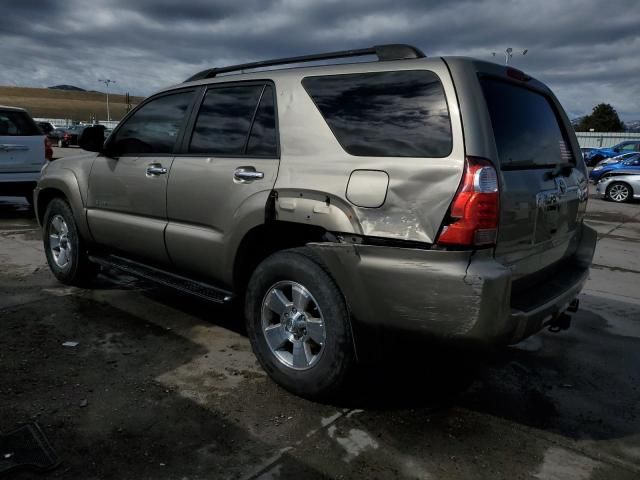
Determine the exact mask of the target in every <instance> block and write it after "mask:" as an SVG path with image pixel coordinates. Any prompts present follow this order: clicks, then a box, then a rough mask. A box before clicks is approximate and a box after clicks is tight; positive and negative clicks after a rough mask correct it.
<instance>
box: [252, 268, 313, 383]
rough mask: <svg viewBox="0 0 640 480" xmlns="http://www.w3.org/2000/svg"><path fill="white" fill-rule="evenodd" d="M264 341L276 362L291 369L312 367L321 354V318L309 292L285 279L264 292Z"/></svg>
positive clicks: (262, 309)
mask: <svg viewBox="0 0 640 480" xmlns="http://www.w3.org/2000/svg"><path fill="white" fill-rule="evenodd" d="M261 323H262V332H263V334H264V338H265V340H266V342H267V345H268V346H269V349H270V350H271V352H272V353H273V354H274V356H275V357H276V358H277V359H278V361H279V362H280V363H281V364H283V365H285V366H287V367H289V368H292V369H294V370H307V369H309V368H311V367H313V366H314V365H315V364H316V363H317V362H318V360H319V359H320V357H321V356H322V353H323V352H324V345H325V341H326V330H325V323H324V317H323V316H322V312H321V310H320V307H319V305H318V302H317V301H316V300H315V298H314V297H313V295H311V292H309V290H307V289H306V288H305V287H304V286H303V285H301V284H299V283H297V282H293V281H289V280H285V281H281V282H278V283H276V284H275V285H273V286H271V288H269V290H267V294H266V295H265V296H264V298H263V300H262V307H261Z"/></svg>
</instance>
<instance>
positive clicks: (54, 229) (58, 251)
mask: <svg viewBox="0 0 640 480" xmlns="http://www.w3.org/2000/svg"><path fill="white" fill-rule="evenodd" d="M49 249H50V251H51V256H52V257H53V261H54V262H55V263H56V265H57V266H58V267H60V268H65V267H66V266H67V265H69V262H71V253H72V247H71V241H70V239H69V227H68V226H67V222H66V221H65V219H64V217H63V216H62V215H54V216H53V217H52V218H51V222H50V223H49Z"/></svg>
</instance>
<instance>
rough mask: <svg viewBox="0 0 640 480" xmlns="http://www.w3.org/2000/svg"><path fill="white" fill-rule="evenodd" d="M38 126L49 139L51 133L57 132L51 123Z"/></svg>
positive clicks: (37, 123) (41, 123) (42, 123)
mask: <svg viewBox="0 0 640 480" xmlns="http://www.w3.org/2000/svg"><path fill="white" fill-rule="evenodd" d="M36 125H38V127H39V128H40V130H42V133H44V134H45V135H46V136H47V137H49V135H50V134H51V132H53V130H55V127H54V126H53V125H51V124H50V123H49V122H36Z"/></svg>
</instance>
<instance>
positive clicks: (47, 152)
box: [44, 137, 53, 161]
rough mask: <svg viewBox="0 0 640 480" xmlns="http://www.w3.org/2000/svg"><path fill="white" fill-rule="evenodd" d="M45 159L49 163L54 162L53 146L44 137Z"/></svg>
mask: <svg viewBox="0 0 640 480" xmlns="http://www.w3.org/2000/svg"><path fill="white" fill-rule="evenodd" d="M44 158H46V159H47V160H49V161H51V160H53V146H52V145H51V140H49V139H48V138H47V137H44Z"/></svg>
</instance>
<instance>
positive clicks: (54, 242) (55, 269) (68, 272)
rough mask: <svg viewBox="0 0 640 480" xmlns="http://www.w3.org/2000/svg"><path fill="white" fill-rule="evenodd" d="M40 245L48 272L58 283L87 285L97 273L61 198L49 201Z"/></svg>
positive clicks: (68, 210)
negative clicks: (45, 257)
mask: <svg viewBox="0 0 640 480" xmlns="http://www.w3.org/2000/svg"><path fill="white" fill-rule="evenodd" d="M42 224H43V231H42V234H43V243H44V251H45V254H46V256H47V263H48V264H49V268H50V269H51V272H52V273H53V274H54V275H55V277H56V278H57V279H58V280H60V281H61V282H62V283H66V284H68V285H75V286H85V285H87V284H88V283H89V282H90V281H91V280H92V279H93V278H94V277H95V275H96V274H97V272H98V266H97V265H95V264H93V263H91V262H90V261H89V258H88V256H87V253H86V251H85V249H84V242H83V241H82V238H80V235H79V233H78V228H77V226H76V223H75V219H74V217H73V212H72V211H71V207H70V206H69V204H68V203H67V202H66V201H65V200H63V199H62V198H54V199H53V200H51V202H50V203H49V205H47V209H46V211H45V214H44V219H43V223H42Z"/></svg>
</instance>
